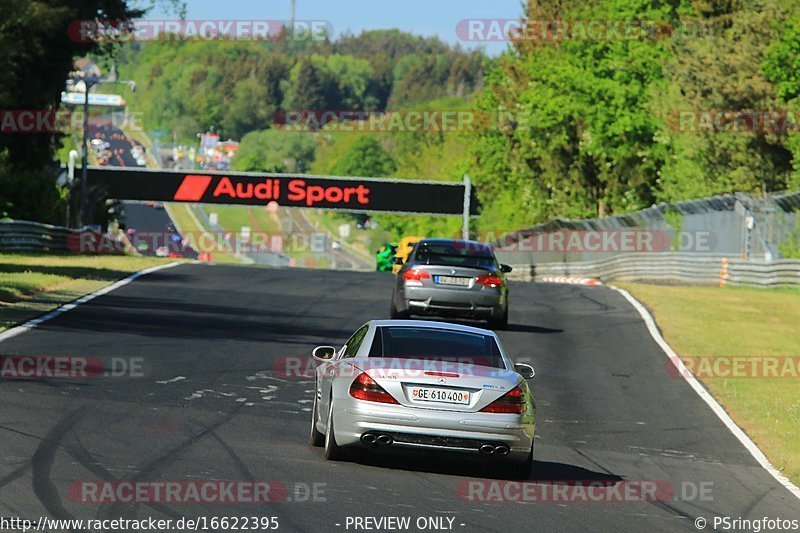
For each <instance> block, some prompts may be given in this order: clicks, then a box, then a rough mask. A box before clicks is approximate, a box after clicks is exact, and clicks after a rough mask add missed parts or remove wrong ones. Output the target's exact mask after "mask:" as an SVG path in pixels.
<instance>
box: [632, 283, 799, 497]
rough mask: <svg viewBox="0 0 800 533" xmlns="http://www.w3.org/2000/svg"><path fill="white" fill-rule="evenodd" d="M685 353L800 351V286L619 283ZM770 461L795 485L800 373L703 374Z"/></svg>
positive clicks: (783, 353)
mask: <svg viewBox="0 0 800 533" xmlns="http://www.w3.org/2000/svg"><path fill="white" fill-rule="evenodd" d="M618 285H619V286H620V287H621V288H624V289H626V290H628V291H630V292H631V293H632V294H633V295H634V296H635V297H636V298H637V299H639V300H640V301H642V302H643V303H644V304H645V305H647V306H648V307H649V308H650V309H651V311H652V312H653V314H654V316H655V319H656V321H657V322H658V325H659V327H660V328H661V330H662V331H663V334H664V338H665V339H666V341H667V342H668V343H669V344H670V346H672V348H673V349H674V350H675V351H676V352H677V353H678V354H679V355H680V356H681V357H683V358H684V359H686V358H689V357H710V356H731V357H741V356H746V357H764V356H775V355H781V356H794V357H798V356H800V290H798V289H758V288H745V287H725V288H718V287H699V286H663V285H647V284H642V283H620V284H618ZM702 381H703V383H704V384H705V386H706V387H707V388H708V389H709V391H710V392H711V393H712V394H713V395H714V397H715V398H716V399H717V400H718V401H719V402H720V403H721V404H722V405H723V406H724V407H725V409H726V410H727V411H728V413H729V414H730V415H731V417H732V418H733V419H734V420H735V421H736V423H737V424H738V425H739V426H740V427H742V428H743V429H744V430H745V431H746V432H747V434H748V435H749V436H750V437H751V438H752V439H753V440H754V441H755V442H756V444H758V446H759V448H761V449H762V450H763V451H764V453H765V454H766V455H767V457H768V458H769V459H770V462H772V464H773V465H774V466H775V467H776V468H778V469H780V470H781V471H783V473H784V474H785V475H786V476H788V477H789V478H790V479H791V480H792V481H794V483H800V378H797V377H794V378H792V377H773V378H751V377H740V378H717V377H714V378H708V377H705V378H703V379H702Z"/></svg>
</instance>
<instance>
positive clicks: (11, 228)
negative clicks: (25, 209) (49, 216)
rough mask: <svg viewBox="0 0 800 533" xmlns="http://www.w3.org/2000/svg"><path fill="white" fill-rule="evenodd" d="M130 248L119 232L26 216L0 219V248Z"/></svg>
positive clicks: (80, 250)
mask: <svg viewBox="0 0 800 533" xmlns="http://www.w3.org/2000/svg"><path fill="white" fill-rule="evenodd" d="M127 251H131V252H132V246H131V245H130V243H129V242H128V240H127V238H126V237H125V236H124V235H123V234H122V233H120V234H119V235H116V236H107V235H104V234H102V233H98V232H96V231H94V230H91V229H89V228H83V229H70V228H65V227H63V226H51V225H49V224H41V223H39V222H30V221H27V220H0V252H43V253H48V252H62V253H66V252H71V253H77V254H96V253H101V254H123V253H126V252H127Z"/></svg>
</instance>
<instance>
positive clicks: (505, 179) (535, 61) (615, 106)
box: [473, 0, 676, 229]
mask: <svg viewBox="0 0 800 533" xmlns="http://www.w3.org/2000/svg"><path fill="white" fill-rule="evenodd" d="M526 16H527V20H528V21H531V23H532V24H536V23H538V21H543V20H549V21H552V20H563V21H570V20H589V19H594V20H667V21H674V20H675V19H676V13H675V11H674V8H673V6H672V5H671V4H670V3H666V2H665V3H663V5H662V3H660V2H649V1H646V0H606V1H604V2H600V3H598V4H596V5H594V4H593V5H591V6H589V5H586V4H584V3H582V2H577V1H563V2H558V3H543V2H541V3H540V2H535V1H532V2H531V3H530V4H529V7H528V10H527V13H526ZM567 37H568V38H566V39H564V40H559V39H557V38H554V39H552V40H547V39H538V40H534V39H532V40H519V41H517V42H515V43H514V47H513V48H512V49H510V50H509V51H508V52H506V53H505V54H504V55H503V57H502V58H501V60H500V61H499V63H498V66H496V67H495V68H494V69H493V70H492V71H491V73H490V74H489V75H488V77H487V79H486V80H485V82H486V89H485V91H484V92H483V93H482V95H481V97H480V98H479V101H478V108H479V109H480V110H481V111H484V112H485V113H487V114H488V115H489V116H490V117H492V119H493V121H492V124H491V126H490V127H489V128H488V129H487V130H485V131H484V132H481V133H480V135H479V137H480V138H479V142H478V146H477V149H476V152H475V156H476V165H475V169H474V171H473V177H474V178H475V180H476V183H477V185H478V187H479V191H478V192H479V195H480V197H481V199H482V201H483V203H484V209H486V210H487V211H490V212H491V211H494V215H493V221H494V223H495V224H500V225H502V226H503V227H504V228H505V229H510V227H513V226H518V225H520V224H526V225H527V224H533V223H537V222H541V221H544V220H547V219H549V218H553V217H557V216H561V217H587V216H604V215H608V214H612V213H619V212H625V211H630V210H635V209H639V208H641V207H644V206H647V205H649V204H650V203H651V202H652V200H653V188H654V185H655V183H656V179H657V176H658V170H659V168H660V165H661V162H662V161H663V158H664V157H665V150H664V147H663V146H662V145H660V144H659V143H658V142H657V141H656V138H657V133H658V132H659V131H660V129H661V124H660V121H659V120H658V119H657V117H655V116H654V115H653V113H652V94H653V91H654V90H655V89H656V88H657V87H659V86H660V85H661V84H663V78H664V75H663V70H662V65H663V64H664V61H665V58H666V57H667V56H668V50H667V48H666V45H665V44H664V43H663V42H661V41H658V40H654V39H650V38H648V36H647V35H646V34H644V35H642V37H641V38H639V39H629V40H625V39H613V38H608V39H605V38H600V39H594V40H592V39H585V38H581V37H580V35H579V34H577V33H573V34H568V35H567Z"/></svg>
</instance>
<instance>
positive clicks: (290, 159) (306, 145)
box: [231, 130, 315, 172]
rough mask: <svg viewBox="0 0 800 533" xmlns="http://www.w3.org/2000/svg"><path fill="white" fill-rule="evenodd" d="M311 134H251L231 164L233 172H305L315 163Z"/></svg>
mask: <svg viewBox="0 0 800 533" xmlns="http://www.w3.org/2000/svg"><path fill="white" fill-rule="evenodd" d="M314 150H315V142H314V139H313V137H312V136H311V134H308V133H294V132H292V133H289V132H284V131H280V130H263V131H254V132H250V133H248V134H247V135H245V136H244V138H243V139H242V142H241V144H240V146H239V149H238V150H237V152H236V155H235V156H234V158H233V161H231V168H232V169H233V170H241V171H246V172H305V171H306V170H308V166H309V165H310V164H311V162H312V161H313V160H314Z"/></svg>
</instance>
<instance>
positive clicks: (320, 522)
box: [0, 264, 800, 532]
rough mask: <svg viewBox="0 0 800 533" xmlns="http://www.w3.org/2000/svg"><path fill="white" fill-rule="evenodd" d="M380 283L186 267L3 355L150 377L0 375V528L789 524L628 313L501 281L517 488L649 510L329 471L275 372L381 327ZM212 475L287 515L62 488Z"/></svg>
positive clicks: (430, 476) (767, 479) (389, 464)
mask: <svg viewBox="0 0 800 533" xmlns="http://www.w3.org/2000/svg"><path fill="white" fill-rule="evenodd" d="M391 281H392V280H391V276H389V275H387V274H381V273H374V272H334V271H317V270H301V269H264V268H246V267H223V266H210V265H201V264H185V265H181V266H177V267H175V268H170V269H167V270H163V271H158V272H155V273H152V274H149V275H146V276H142V277H140V278H139V279H137V280H136V281H134V282H132V283H130V284H128V285H125V286H123V287H121V288H119V289H116V290H114V291H112V292H110V293H108V294H106V295H104V296H101V297H98V298H96V299H94V300H92V301H91V302H89V303H86V304H84V305H80V306H78V307H77V308H76V309H74V310H72V311H70V312H67V313H64V314H62V315H60V316H58V317H56V318H54V319H52V320H49V321H47V322H45V323H43V324H42V325H40V326H39V327H37V328H36V329H34V330H32V331H29V332H26V333H22V334H21V335H18V336H16V337H13V338H11V339H8V340H5V341H3V342H0V355H4V356H9V355H37V356H42V355H69V356H95V357H100V358H103V359H104V361H105V362H106V364H110V361H111V358H116V359H115V360H116V361H117V362H118V363H119V362H120V361H125V362H127V363H130V362H131V361H138V360H141V361H142V365H143V366H142V368H143V370H142V373H143V376H142V377H136V376H133V377H131V376H128V377H105V378H102V379H84V380H70V379H42V380H37V381H32V380H10V379H5V380H0V405H2V408H0V435H2V437H1V438H2V440H0V442H1V443H2V449H3V453H2V454H0V516H5V517H9V516H16V517H22V518H29V519H34V520H35V519H37V518H38V517H39V516H41V515H48V516H52V517H58V518H68V517H76V518H95V517H100V518H114V517H127V518H132V517H139V518H142V517H149V516H153V517H161V518H172V519H178V518H180V517H182V516H188V517H197V516H206V517H211V516H241V515H247V516H254V515H257V516H277V517H278V519H279V523H280V529H279V530H281V531H365V530H364V529H354V528H353V526H352V525H351V526H350V527H349V528H348V527H347V524H348V521H347V520H348V517H351V518H352V517H365V516H373V517H381V516H384V517H385V516H407V517H411V519H412V525H413V524H414V523H415V521H416V520H417V518H419V517H436V518H453V519H454V520H453V525H452V530H453V531H470V532H471V531H498V532H508V531H514V530H521V531H576V530H589V531H696V529H695V525H694V521H695V519H696V518H697V517H704V518H705V519H707V520H708V521H709V524H711V520H712V519H713V517H714V516H729V517H732V518H738V517H742V518H751V519H761V518H762V517H772V518H782V519H792V518H794V519H798V518H800V502H799V501H798V500H797V499H796V498H795V497H794V496H793V495H791V494H790V493H789V491H788V490H786V489H785V488H784V487H782V486H781V485H780V484H778V483H777V482H776V481H775V480H774V479H773V478H772V477H771V476H770V475H769V474H768V473H767V472H766V471H765V470H763V469H762V468H761V467H760V466H759V465H758V464H757V463H756V462H755V460H754V459H753V458H752V457H751V456H750V454H749V453H748V452H747V451H746V450H745V448H744V447H743V446H742V445H741V444H740V443H739V442H738V441H737V440H736V439H735V438H734V436H733V435H732V434H731V433H730V431H729V430H728V429H726V428H725V426H724V425H723V424H722V423H721V422H720V421H719V420H718V419H717V417H716V416H715V415H714V414H713V413H712V412H711V411H710V409H709V408H708V407H707V406H706V404H705V403H703V402H702V401H701V400H700V399H699V397H698V396H697V395H696V394H695V393H694V392H693V391H692V390H691V389H690V387H689V386H688V385H687V384H686V383H685V382H684V381H683V380H682V379H677V378H675V377H673V376H672V375H671V374H670V373H669V372H668V371H667V358H666V356H665V355H664V354H663V353H662V352H661V350H660V349H659V348H658V346H657V345H656V344H655V343H654V342H653V340H652V339H651V337H650V335H649V334H648V332H647V330H646V328H645V325H644V323H643V322H642V320H641V318H640V317H639V315H638V314H637V313H636V311H635V310H634V309H633V308H632V307H631V306H630V304H629V303H628V302H627V301H625V299H624V298H623V297H622V296H620V295H619V294H618V293H616V292H614V291H612V290H610V289H608V288H605V287H579V286H563V285H550V284H535V283H512V284H511V312H510V322H511V326H510V328H509V330H508V331H506V332H501V334H500V336H501V338H502V340H503V342H504V344H505V346H506V348H507V350H508V351H509V353H510V354H511V355H512V357H513V358H515V359H516V360H517V361H519V362H529V363H531V364H533V365H534V367H535V368H536V372H537V375H536V377H535V378H534V379H533V380H532V382H531V383H532V386H533V390H534V393H535V396H536V401H537V408H538V410H537V432H538V434H537V439H536V456H535V459H536V462H535V465H534V472H533V474H532V476H531V478H530V480H528V483H530V484H533V485H535V487H537V488H538V490H543V488H547V487H551V486H552V484H553V483H554V482H559V481H560V482H564V481H566V482H576V481H601V482H610V483H617V482H622V483H631V482H635V481H637V480H654V481H659V482H660V483H661V485H660V486H662V487H663V486H668V487H671V491H672V494H668V495H666V496H664V495H662V497H661V498H660V500H661V501H655V502H629V503H611V502H585V501H559V502H531V503H525V504H523V503H517V502H502V503H494V502H492V503H486V502H480V501H468V500H467V499H466V496H467V494H466V493H465V492H464V490H465V489H464V487H465V486H467V485H465V483H468V482H470V481H475V482H478V483H481V482H486V483H505V482H502V481H499V482H497V481H493V480H492V479H491V477H487V476H486V471H485V469H483V468H482V466H481V465H480V464H473V463H469V462H463V461H455V460H442V459H439V458H426V457H419V458H394V457H391V456H388V457H383V456H381V457H370V456H368V457H362V458H357V460H356V461H355V462H342V463H334V462H328V461H326V460H325V459H324V458H323V456H322V452H321V450H320V449H319V448H312V447H310V446H309V445H308V444H307V443H306V439H307V433H308V428H309V417H310V412H309V411H310V407H311V401H312V388H313V384H312V382H311V381H309V380H308V379H307V378H305V377H303V376H297V375H289V376H287V375H285V374H286V373H285V372H283V371H282V369H285V368H286V367H285V365H284V363H285V361H286V359H283V358H285V357H287V356H303V357H305V356H307V355H308V354H309V353H310V351H311V349H312V348H313V347H314V346H316V345H321V344H339V345H340V344H341V343H343V342H344V341H345V340H346V338H347V337H348V336H349V334H350V333H352V332H353V331H354V330H355V329H356V328H357V327H358V326H360V325H361V324H362V323H364V322H365V321H367V320H369V319H372V318H385V317H387V315H388V306H389V305H388V302H389V295H390V293H391ZM137 358H138V359H137ZM137 375H138V374H137ZM206 479H221V480H271V481H275V482H279V483H284V484H285V486H286V487H287V488H288V493H287V495H288V499H289V500H292V501H283V502H280V503H273V504H267V505H264V504H260V505H256V504H246V503H239V504H205V505H197V504H193V503H164V502H161V503H141V504H138V505H134V504H117V505H111V504H95V503H85V502H83V501H81V497H80V496H79V495H76V494H77V493H76V492H75V490H76V489H75V487H76V486H78V487H80V486H81V485H79V484H80V483H81V482H82V481H94V480H137V481H143V482H147V481H154V480H206ZM313 484H321V485H317V488H316V492H315V493H314V494H315V495H314V497H311V498H307V497H306V495H307V494H306V493H307V492H308V490H311V491H312V492H313V491H314V489H313V486H314V485H313ZM471 486H473V487H474V486H475V485H471ZM701 488H702V489H704V490H705V491H706V493H704V494H703V495H702V497H694V496H696V495H695V494H693V493H694V492H696V490H697V489H701ZM71 491H72V492H71ZM306 499H311V500H317V501H303V500H306ZM298 500H300V501H298ZM444 523H445V524H447V523H448V522H447V520H445V522H444ZM709 529H710V527H709ZM220 530H222V529H220ZM412 530H416V527H413V528H412Z"/></svg>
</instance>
